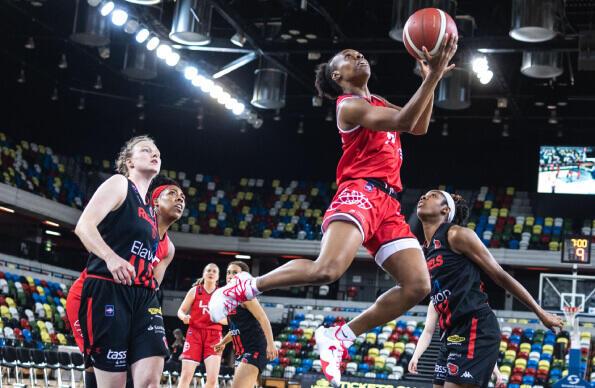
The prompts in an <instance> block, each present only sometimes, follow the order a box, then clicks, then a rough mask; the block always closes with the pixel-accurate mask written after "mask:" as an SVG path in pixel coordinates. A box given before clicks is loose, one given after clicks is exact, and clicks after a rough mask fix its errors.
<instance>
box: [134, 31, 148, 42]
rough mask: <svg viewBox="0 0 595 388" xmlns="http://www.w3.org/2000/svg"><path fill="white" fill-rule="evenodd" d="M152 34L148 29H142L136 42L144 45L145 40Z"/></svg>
mask: <svg viewBox="0 0 595 388" xmlns="http://www.w3.org/2000/svg"><path fill="white" fill-rule="evenodd" d="M150 34H151V33H150V32H149V30H147V29H146V28H141V29H140V31H139V32H137V33H136V37H135V39H136V41H137V42H138V43H144V42H145V40H147V38H148V37H149V35H150Z"/></svg>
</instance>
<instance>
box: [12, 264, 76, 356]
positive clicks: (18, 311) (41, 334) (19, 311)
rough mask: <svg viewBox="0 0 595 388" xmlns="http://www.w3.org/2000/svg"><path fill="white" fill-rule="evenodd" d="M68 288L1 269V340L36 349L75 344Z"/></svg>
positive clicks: (13, 344)
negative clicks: (69, 321) (70, 319)
mask: <svg viewBox="0 0 595 388" xmlns="http://www.w3.org/2000/svg"><path fill="white" fill-rule="evenodd" d="M67 291H68V289H67V287H66V285H64V284H61V283H55V282H48V281H46V280H40V279H34V278H32V277H31V276H20V275H15V274H11V273H9V272H6V273H4V272H0V317H1V320H0V343H2V345H9V346H24V347H28V348H36V349H51V348H53V347H55V346H57V345H74V339H73V337H72V335H71V334H70V325H69V323H68V320H67V319H66V311H65V305H66V294H67Z"/></svg>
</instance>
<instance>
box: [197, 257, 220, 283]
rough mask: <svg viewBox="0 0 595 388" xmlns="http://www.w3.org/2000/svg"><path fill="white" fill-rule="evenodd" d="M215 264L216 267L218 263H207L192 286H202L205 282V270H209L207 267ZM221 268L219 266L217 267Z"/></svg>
mask: <svg viewBox="0 0 595 388" xmlns="http://www.w3.org/2000/svg"><path fill="white" fill-rule="evenodd" d="M211 265H214V266H215V267H217V264H215V263H209V264H207V265H205V267H204V268H203V270H202V276H201V277H199V278H198V279H196V281H195V282H194V283H193V284H192V287H196V286H202V285H204V284H205V272H207V268H209V266H211ZM217 268H219V267H217Z"/></svg>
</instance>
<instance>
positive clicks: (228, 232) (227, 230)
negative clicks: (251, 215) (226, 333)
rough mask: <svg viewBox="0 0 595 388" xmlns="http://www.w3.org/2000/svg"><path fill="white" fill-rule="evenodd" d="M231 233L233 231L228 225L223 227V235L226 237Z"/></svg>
mask: <svg viewBox="0 0 595 388" xmlns="http://www.w3.org/2000/svg"><path fill="white" fill-rule="evenodd" d="M232 233H233V229H232V228H230V227H227V228H225V229H223V235H224V236H226V237H229V236H231V235H232Z"/></svg>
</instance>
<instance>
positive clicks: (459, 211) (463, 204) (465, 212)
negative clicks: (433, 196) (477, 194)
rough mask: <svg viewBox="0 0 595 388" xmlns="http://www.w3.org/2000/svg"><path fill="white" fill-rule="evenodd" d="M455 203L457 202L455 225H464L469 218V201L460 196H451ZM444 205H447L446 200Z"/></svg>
mask: <svg viewBox="0 0 595 388" xmlns="http://www.w3.org/2000/svg"><path fill="white" fill-rule="evenodd" d="M451 196H452V199H453V201H455V209H456V213H455V218H454V219H453V220H452V222H453V224H457V225H463V223H464V222H465V221H466V220H467V217H469V205H467V201H465V198H463V196H461V195H460V194H451ZM444 204H446V200H444Z"/></svg>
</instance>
